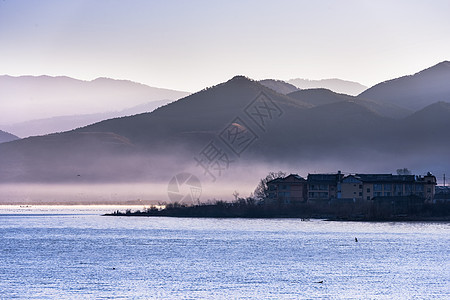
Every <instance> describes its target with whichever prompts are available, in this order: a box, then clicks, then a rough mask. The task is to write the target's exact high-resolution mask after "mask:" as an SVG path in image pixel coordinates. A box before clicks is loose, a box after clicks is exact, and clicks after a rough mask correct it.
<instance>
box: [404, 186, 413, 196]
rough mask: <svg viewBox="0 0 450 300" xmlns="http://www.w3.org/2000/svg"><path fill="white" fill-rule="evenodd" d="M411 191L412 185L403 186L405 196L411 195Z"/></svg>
mask: <svg viewBox="0 0 450 300" xmlns="http://www.w3.org/2000/svg"><path fill="white" fill-rule="evenodd" d="M412 190H413V185H412V184H405V194H406V195H411V193H412Z"/></svg>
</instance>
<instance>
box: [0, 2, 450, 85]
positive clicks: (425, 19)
mask: <svg viewBox="0 0 450 300" xmlns="http://www.w3.org/2000/svg"><path fill="white" fill-rule="evenodd" d="M449 12H450V1H448V0H444V1H439V0H435V1H425V0H423V1H417V0H408V1H392V0H390V1H385V0H381V1H379V0H377V1H363V0H354V1H350V0H349V1H346V0H342V1H283V0H279V1H267V0H259V1H245V0H243V1H234V0H233V1H232V0H228V1H220V2H219V1H195V0H193V1H170V0H166V1H163V0H161V1H133V0H130V1H128V0H127V1H113V0H112V1H90V0H85V1H83V0H73V1H72V0H67V1H59V0H55V1H48V0H40V1H22V0H3V1H0V74H9V75H15V76H18V75H41V74H47V75H67V76H70V77H74V78H78V79H85V80H91V79H94V78H96V77H111V78H117V79H129V80H133V81H137V82H141V83H145V84H148V85H151V86H158V87H165V88H172V89H179V90H186V91H197V90H199V89H202V88H204V87H207V86H211V85H214V84H217V83H220V82H223V81H225V80H227V79H229V78H231V77H233V76H234V75H237V74H241V75H246V76H249V77H251V78H254V79H264V78H276V79H284V80H287V79H291V78H297V77H301V78H308V79H323V78H341V79H346V80H352V81H358V82H360V83H362V84H365V85H368V86H371V85H374V84H376V83H378V82H380V81H384V80H387V79H391V78H395V77H399V76H402V75H406V74H411V73H414V72H416V71H419V70H421V69H424V68H427V67H429V66H431V65H434V64H436V63H438V62H440V61H443V60H449V59H450V39H449V37H450V18H449V17H448V13H449Z"/></svg>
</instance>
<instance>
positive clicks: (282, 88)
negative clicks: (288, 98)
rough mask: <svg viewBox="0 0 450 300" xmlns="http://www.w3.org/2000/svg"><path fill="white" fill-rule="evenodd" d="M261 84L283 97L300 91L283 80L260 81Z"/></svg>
mask: <svg viewBox="0 0 450 300" xmlns="http://www.w3.org/2000/svg"><path fill="white" fill-rule="evenodd" d="M259 83H261V84H262V85H264V86H265V87H268V88H269V89H272V90H274V91H275V92H277V93H280V94H283V95H287V94H289V93H292V92H295V91H298V90H299V89H298V88H297V87H296V86H294V85H292V84H290V83H287V82H285V81H282V80H276V79H264V80H260V81H259Z"/></svg>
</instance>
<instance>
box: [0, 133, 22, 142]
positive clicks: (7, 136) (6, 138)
mask: <svg viewBox="0 0 450 300" xmlns="http://www.w3.org/2000/svg"><path fill="white" fill-rule="evenodd" d="M18 139H19V137H17V136H15V135H14V134H11V133H9V132H6V131H2V130H0V143H6V142H11V141H15V140H18Z"/></svg>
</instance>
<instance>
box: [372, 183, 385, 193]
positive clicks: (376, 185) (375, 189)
mask: <svg viewBox="0 0 450 300" xmlns="http://www.w3.org/2000/svg"><path fill="white" fill-rule="evenodd" d="M373 190H374V191H382V190H383V185H382V184H379V183H375V184H374V185H373Z"/></svg>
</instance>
